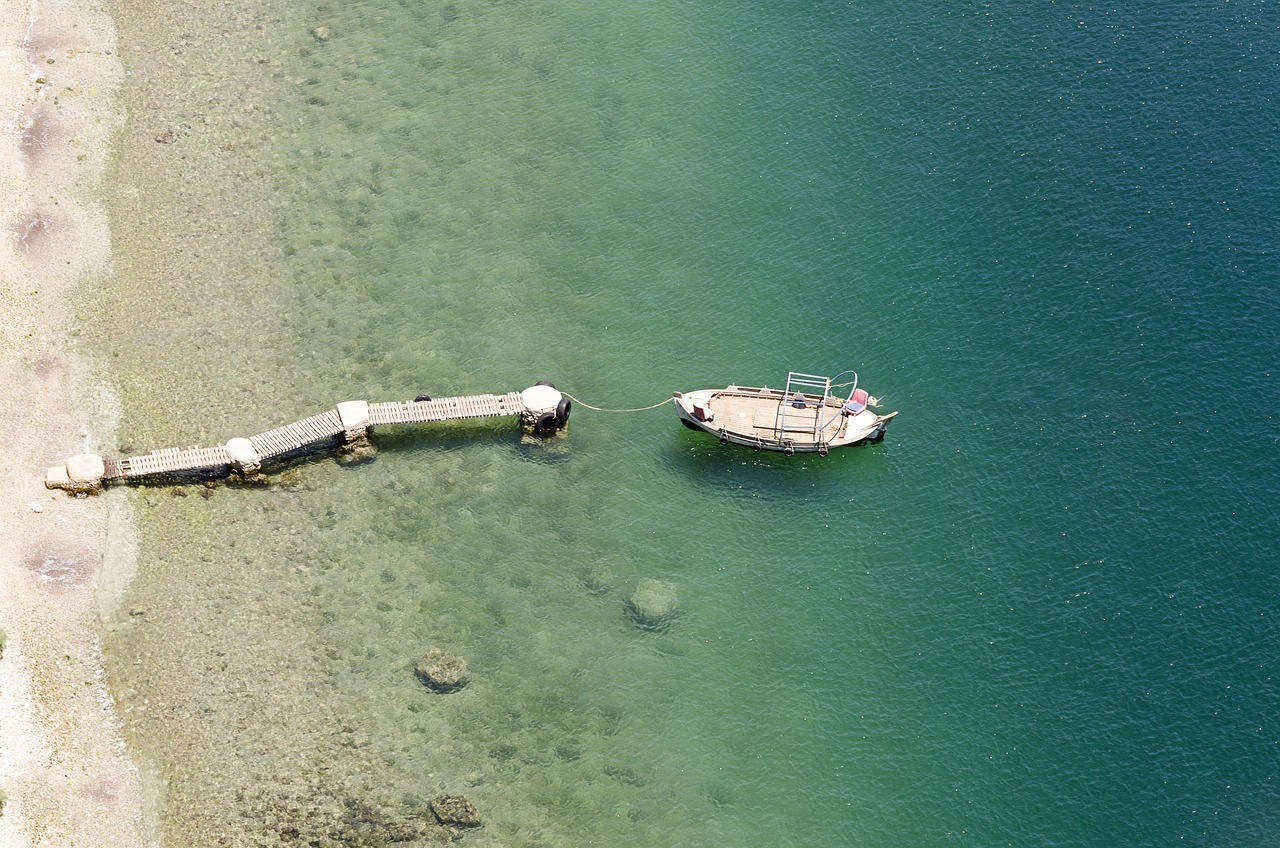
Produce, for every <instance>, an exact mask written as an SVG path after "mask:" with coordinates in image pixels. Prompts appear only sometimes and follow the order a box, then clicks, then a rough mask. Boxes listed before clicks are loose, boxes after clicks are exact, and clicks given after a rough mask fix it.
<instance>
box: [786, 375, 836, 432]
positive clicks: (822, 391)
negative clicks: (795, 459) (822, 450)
mask: <svg viewBox="0 0 1280 848" xmlns="http://www.w3.org/2000/svg"><path fill="white" fill-rule="evenodd" d="M806 394H808V395H820V396H821V398H822V400H821V401H819V402H818V403H817V404H816V406H817V408H816V409H814V408H813V407H814V406H815V404H814V402H813V401H812V400H810V399H808V398H806V397H804V396H805V395H806ZM830 397H831V378H830V377H821V376H818V375H817V374H802V373H800V372H799V371H792V372H790V373H788V374H787V389H786V391H785V392H783V394H782V401H781V402H780V403H779V404H778V425H777V430H778V438H779V440H781V441H783V442H786V441H788V436H787V434H788V433H807V434H809V435H810V436H811V437H812V441H815V442H817V441H821V438H820V437H821V434H822V430H823V428H824V427H825V426H826V425H827V423H828V422H827V421H824V420H823V419H822V412H823V410H824V409H826V407H827V399H828V398H830Z"/></svg>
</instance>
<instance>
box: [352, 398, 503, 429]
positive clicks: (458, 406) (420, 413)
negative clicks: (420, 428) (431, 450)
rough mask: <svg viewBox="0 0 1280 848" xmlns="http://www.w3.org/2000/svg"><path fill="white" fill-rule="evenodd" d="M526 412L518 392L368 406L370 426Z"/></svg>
mask: <svg viewBox="0 0 1280 848" xmlns="http://www.w3.org/2000/svg"><path fill="white" fill-rule="evenodd" d="M523 411H524V404H523V402H521V400H520V393H519V392H510V393H508V394H506V395H466V396H462V397H452V398H436V399H434V400H424V401H392V402H388V403H371V404H369V423H370V424H372V425H374V426H378V425H387V424H425V423H427V422H430V421H450V420H458V419H466V418H497V417H499V416H504V415H519V414H520V413H521V412H523Z"/></svg>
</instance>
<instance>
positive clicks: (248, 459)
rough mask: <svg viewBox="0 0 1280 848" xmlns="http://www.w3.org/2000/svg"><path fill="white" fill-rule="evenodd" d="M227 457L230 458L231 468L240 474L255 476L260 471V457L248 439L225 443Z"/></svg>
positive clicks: (236, 439) (237, 439) (235, 439)
mask: <svg viewBox="0 0 1280 848" xmlns="http://www.w3.org/2000/svg"><path fill="white" fill-rule="evenodd" d="M227 456H229V457H230V458H231V467H232V468H234V469H235V470H236V471H239V472H240V473H241V474H245V475H249V474H257V473H258V472H259V471H260V470H262V457H260V456H259V455H258V450H257V448H255V447H254V446H253V442H251V441H249V440H248V439H245V438H239V437H237V438H234V439H232V440H231V441H229V442H227Z"/></svg>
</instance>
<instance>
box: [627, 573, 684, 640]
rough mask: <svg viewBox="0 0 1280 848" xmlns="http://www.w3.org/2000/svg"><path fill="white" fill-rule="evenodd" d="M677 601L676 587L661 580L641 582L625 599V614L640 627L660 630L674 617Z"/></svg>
mask: <svg viewBox="0 0 1280 848" xmlns="http://www.w3.org/2000/svg"><path fill="white" fill-rule="evenodd" d="M678 600H679V597H678V595H677V594H676V587H675V586H673V585H672V584H670V583H666V582H664V581H662V580H641V581H640V585H639V586H637V587H636V590H635V591H634V592H632V593H631V597H630V598H628V599H627V613H628V614H629V615H630V616H631V620H632V621H634V622H635V623H636V624H637V625H639V626H640V627H644V628H646V629H649V630H660V629H662V628H664V627H666V626H667V625H668V624H670V623H671V619H672V618H674V617H675V614H676V611H677V607H676V603H677V601H678Z"/></svg>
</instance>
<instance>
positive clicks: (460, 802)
mask: <svg viewBox="0 0 1280 848" xmlns="http://www.w3.org/2000/svg"><path fill="white" fill-rule="evenodd" d="M431 812H432V814H433V815H434V816H435V817H436V821H438V822H440V824H442V825H444V826H445V827H460V828H472V827H479V826H480V825H481V821H480V814H479V813H478V812H476V805H475V804H472V803H471V801H470V800H468V799H467V796H465V795H441V796H440V797H439V798H435V799H433V800H432V801H431Z"/></svg>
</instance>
